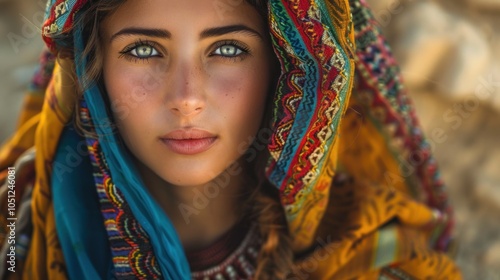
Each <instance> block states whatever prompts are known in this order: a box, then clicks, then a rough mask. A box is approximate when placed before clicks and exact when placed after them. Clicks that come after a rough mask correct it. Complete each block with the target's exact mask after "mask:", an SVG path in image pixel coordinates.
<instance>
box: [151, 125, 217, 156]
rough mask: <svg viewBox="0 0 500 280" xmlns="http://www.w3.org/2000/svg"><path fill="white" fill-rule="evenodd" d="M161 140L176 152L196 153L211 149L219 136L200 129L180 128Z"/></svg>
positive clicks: (183, 153) (182, 153)
mask: <svg viewBox="0 0 500 280" xmlns="http://www.w3.org/2000/svg"><path fill="white" fill-rule="evenodd" d="M160 140H161V142H162V143H163V144H165V146H167V148H169V149H170V150H171V151H173V152H174V153H177V154H181V155H195V154H199V153H202V152H204V151H206V150H208V149H210V148H211V147H212V146H213V145H214V143H215V142H216V140H217V136H216V135H214V134H212V133H209V132H207V131H205V130H200V129H179V130H174V131H171V132H169V133H167V134H166V135H164V136H162V137H160Z"/></svg>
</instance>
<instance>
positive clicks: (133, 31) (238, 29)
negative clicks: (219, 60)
mask: <svg viewBox="0 0 500 280" xmlns="http://www.w3.org/2000/svg"><path fill="white" fill-rule="evenodd" d="M228 33H246V34H248V35H251V36H255V37H258V38H260V39H263V37H262V35H261V34H260V33H259V32H257V31H255V30H254V29H252V28H250V27H248V26H246V25H243V24H235V25H227V26H220V27H213V28H207V29H205V30H203V31H202V32H201V33H200V39H205V38H208V37H216V36H221V35H224V34H228ZM127 35H144V36H148V37H156V38H164V39H170V38H171V37H172V34H171V33H170V32H169V31H168V30H166V29H158V28H141V27H127V28H124V29H122V30H120V31H118V32H116V33H115V34H113V36H111V38H110V39H109V41H110V42H112V41H113V40H114V39H116V38H117V37H120V36H127Z"/></svg>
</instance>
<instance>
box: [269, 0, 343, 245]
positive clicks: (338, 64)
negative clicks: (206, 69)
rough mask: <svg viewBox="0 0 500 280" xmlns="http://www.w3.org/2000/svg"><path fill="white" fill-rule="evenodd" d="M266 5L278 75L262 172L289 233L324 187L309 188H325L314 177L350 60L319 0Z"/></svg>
mask: <svg viewBox="0 0 500 280" xmlns="http://www.w3.org/2000/svg"><path fill="white" fill-rule="evenodd" d="M269 6H270V15H271V16H270V19H269V20H270V27H271V35H272V39H273V42H274V46H275V51H276V52H277V53H278V54H279V55H278V58H279V60H280V63H281V67H282V69H281V73H282V75H281V77H280V79H279V82H278V86H277V91H276V96H275V98H274V100H275V101H274V102H275V106H274V108H275V111H274V112H273V116H274V119H273V124H274V125H273V128H274V133H273V135H272V137H271V139H270V143H269V145H268V148H269V151H270V154H271V159H270V162H269V164H268V167H267V174H268V178H269V180H270V181H271V182H272V183H273V184H274V185H275V186H276V187H277V188H279V190H280V194H281V202H282V204H283V206H284V207H285V210H286V214H287V218H288V221H289V222H290V223H291V232H292V235H294V234H295V233H296V232H298V231H299V230H300V229H301V228H302V224H303V222H302V220H304V219H305V218H306V217H307V218H310V217H309V215H316V214H313V212H311V213H309V210H310V209H311V208H310V207H305V206H306V204H309V206H313V207H314V205H316V204H318V200H320V199H322V198H324V196H323V195H324V191H323V192H322V191H320V192H317V193H316V195H317V196H316V197H315V196H312V195H310V194H311V193H312V192H313V190H314V191H318V188H319V187H323V190H325V189H326V190H327V188H324V186H325V185H328V184H329V182H326V184H325V183H323V184H320V183H319V177H320V174H321V172H322V171H324V170H327V169H329V166H328V156H329V155H330V153H331V148H332V146H333V145H332V143H333V141H334V139H335V136H336V134H335V132H336V130H337V126H338V123H339V118H340V108H343V107H344V106H343V104H344V102H345V101H346V99H347V94H348V92H349V90H350V84H349V82H348V81H349V80H350V79H351V78H350V76H351V69H352V64H351V63H352V62H351V61H350V60H349V57H348V55H347V53H346V52H345V50H344V48H342V47H341V46H340V45H339V43H338V42H337V41H336V40H335V39H336V37H337V34H335V33H334V30H335V28H334V26H333V25H332V21H331V19H330V15H329V14H328V11H326V7H324V6H323V5H322V4H321V1H271V3H270V5H269ZM342 35H344V34H342ZM344 40H345V39H344ZM330 180H331V177H330ZM322 193H323V194H322ZM299 211H302V212H301V213H302V214H301V215H302V216H301V217H297V213H299ZM315 219H316V218H315ZM306 239H307V238H306ZM307 242H308V241H307V240H306V241H305V243H307ZM299 246H300V245H299Z"/></svg>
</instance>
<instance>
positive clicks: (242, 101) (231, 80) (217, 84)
mask: <svg viewBox="0 0 500 280" xmlns="http://www.w3.org/2000/svg"><path fill="white" fill-rule="evenodd" d="M255 69H259V70H261V71H256V70H255ZM263 69H264V70H263ZM267 69H268V68H264V67H263V66H260V67H258V66H257V65H249V66H247V67H239V68H236V67H235V68H234V69H225V71H220V72H216V71H214V73H213V74H212V75H211V78H210V82H209V83H208V86H209V88H210V89H211V90H212V92H213V94H212V95H211V96H212V98H216V104H217V105H216V106H214V108H216V110H218V111H219V112H220V113H221V114H223V118H224V119H223V121H224V122H226V123H227V124H228V125H229V126H230V127H229V129H231V130H232V133H233V136H234V138H233V140H234V141H235V142H236V143H235V144H239V143H240V142H242V141H247V140H248V139H249V137H254V136H255V135H256V134H257V130H258V129H259V127H260V125H261V122H262V117H263V115H264V109H265V101H266V97H267V94H268V93H267V90H268V88H269V87H268V85H269V81H270V79H269V72H268V71H269V70H267Z"/></svg>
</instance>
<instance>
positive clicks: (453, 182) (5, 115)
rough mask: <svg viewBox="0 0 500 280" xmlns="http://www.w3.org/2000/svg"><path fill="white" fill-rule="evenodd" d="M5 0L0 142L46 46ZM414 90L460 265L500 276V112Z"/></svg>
mask: <svg viewBox="0 0 500 280" xmlns="http://www.w3.org/2000/svg"><path fill="white" fill-rule="evenodd" d="M3 1H6V0H3ZM2 3H4V2H2V1H0V7H2V8H0V35H1V36H0V38H1V41H0V63H1V64H0V85H1V86H0V141H3V140H5V139H6V137H7V136H8V135H10V134H11V132H12V131H13V129H14V127H15V119H16V117H17V114H18V112H19V108H20V106H21V100H22V94H23V92H24V90H25V88H26V86H27V84H28V82H29V79H30V77H31V74H32V73H33V71H34V69H35V66H36V61H37V57H38V53H39V50H40V49H41V47H42V45H43V44H42V42H41V40H40V39H39V38H38V36H33V37H30V36H26V34H24V35H23V30H22V28H23V26H25V25H27V24H28V23H27V21H26V20H24V19H23V17H24V18H27V19H30V18H31V19H33V18H34V17H35V16H36V12H37V11H38V10H39V9H38V8H31V9H30V10H29V11H30V12H26V13H24V15H32V16H23V14H21V13H19V17H16V16H15V13H12V11H11V12H10V14H9V9H7V8H8V7H7V6H2V5H4V4H2ZM5 7H7V8H5ZM13 15H14V16H13ZM13 22H16V23H15V24H12V23H13ZM24 28H25V29H26V27H24ZM26 30H27V29H26ZM26 30H25V31H26ZM9 32H14V33H16V34H17V35H20V36H24V38H25V39H26V40H25V41H23V42H24V43H23V44H21V45H19V46H18V48H17V49H16V47H14V46H13V45H12V43H11V42H10V41H9V40H8V39H6V38H7V36H6V35H7V34H8V33H9ZM28 35H29V33H28ZM499 82H500V81H499ZM410 92H411V95H412V97H413V99H414V103H415V106H416V108H417V112H418V113H419V116H420V120H421V123H422V126H423V128H424V131H425V132H426V134H427V135H428V136H429V138H430V141H431V143H432V145H433V147H434V153H435V157H436V158H437V161H438V163H439V165H440V167H441V171H442V176H443V178H444V180H445V182H446V183H447V185H448V190H449V194H450V201H451V203H452V204H453V205H454V208H455V212H456V223H457V225H456V236H457V239H458V241H459V244H460V248H459V251H458V255H457V263H458V264H459V265H460V267H461V268H462V270H463V273H464V278H465V279H487V280H488V279H492V280H496V279H500V222H499V221H498V213H500V186H499V185H500V172H499V171H500V145H499V144H498V142H499V140H500V112H498V110H495V109H493V107H491V106H490V104H488V103H487V102H484V99H482V98H481V97H480V96H477V95H474V94H470V95H465V96H462V97H461V99H457V98H455V99H453V98H450V97H446V96H447V95H446V94H443V93H442V92H433V91H429V90H424V91H422V90H416V89H412V88H410ZM461 106H462V107H461Z"/></svg>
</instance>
